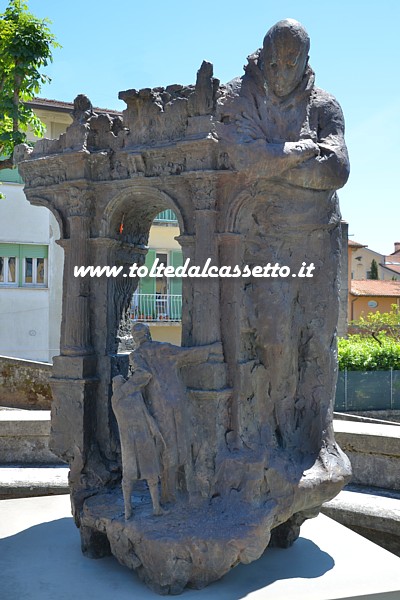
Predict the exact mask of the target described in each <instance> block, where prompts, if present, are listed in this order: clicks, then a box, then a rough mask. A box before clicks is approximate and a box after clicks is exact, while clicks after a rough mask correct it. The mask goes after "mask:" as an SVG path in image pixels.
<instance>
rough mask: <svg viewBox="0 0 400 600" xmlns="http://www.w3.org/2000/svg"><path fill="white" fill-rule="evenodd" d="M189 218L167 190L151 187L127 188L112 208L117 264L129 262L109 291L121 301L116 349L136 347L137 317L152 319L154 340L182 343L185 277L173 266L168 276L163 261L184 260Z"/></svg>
mask: <svg viewBox="0 0 400 600" xmlns="http://www.w3.org/2000/svg"><path fill="white" fill-rule="evenodd" d="M183 223H184V222H183V218H182V215H181V211H180V209H179V207H178V206H177V205H176V203H175V202H174V201H173V200H172V199H171V198H170V197H169V196H168V195H166V194H164V193H163V192H160V191H159V190H153V189H148V188H147V189H143V188H142V189H140V188H139V189H138V188H135V189H134V190H132V191H131V193H129V194H124V196H123V197H122V198H121V197H120V198H117V199H116V200H114V201H113V202H112V204H111V206H109V208H108V211H106V214H105V219H104V220H103V227H104V232H105V231H106V230H108V237H111V238H112V239H113V240H115V242H116V244H115V248H114V253H113V254H114V261H115V262H114V264H116V265H118V266H121V265H123V266H124V271H123V274H122V276H121V277H118V278H117V279H115V281H114V282H113V286H112V287H113V290H112V293H111V296H110V294H109V295H108V302H109V303H110V302H112V303H113V304H114V306H115V310H114V311H111V312H114V315H115V328H116V338H117V342H118V343H117V347H116V351H118V352H127V351H130V350H132V348H133V345H132V338H131V326H132V323H133V322H135V321H140V322H144V323H146V324H148V326H149V328H150V331H151V334H152V337H153V339H154V340H156V341H168V342H171V343H173V344H176V345H180V343H181V336H182V325H181V322H182V294H183V291H182V279H181V278H176V277H170V276H169V273H168V270H167V273H168V276H166V274H165V273H164V272H163V268H162V265H164V267H173V268H174V269H176V268H177V267H178V266H181V265H182V264H183V261H184V255H183V252H182V248H181V245H180V243H179V241H178V239H179V236H180V234H182V233H183V232H184V229H183ZM135 265H136V269H135V268H134V267H135ZM109 312H110V311H109ZM110 325H111V327H110ZM110 325H109V329H110V328H111V329H112V328H113V324H112V323H111V324H110Z"/></svg>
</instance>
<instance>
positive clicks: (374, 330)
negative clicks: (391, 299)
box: [351, 304, 400, 345]
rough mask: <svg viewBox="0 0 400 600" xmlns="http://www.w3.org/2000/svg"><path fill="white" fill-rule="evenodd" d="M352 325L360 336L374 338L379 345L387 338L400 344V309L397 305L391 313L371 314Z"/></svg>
mask: <svg viewBox="0 0 400 600" xmlns="http://www.w3.org/2000/svg"><path fill="white" fill-rule="evenodd" d="M351 325H352V326H353V327H355V328H356V329H357V331H358V333H359V334H360V335H362V336H366V337H370V338H373V340H374V341H375V342H377V343H378V344H379V345H381V344H382V340H383V339H385V337H389V338H391V339H393V340H394V341H395V342H396V343H398V344H400V307H399V306H397V305H396V304H392V310H391V311H390V312H385V313H381V312H379V310H377V311H376V312H370V313H368V314H367V316H366V317H364V316H361V317H360V319H359V320H358V321H352V323H351Z"/></svg>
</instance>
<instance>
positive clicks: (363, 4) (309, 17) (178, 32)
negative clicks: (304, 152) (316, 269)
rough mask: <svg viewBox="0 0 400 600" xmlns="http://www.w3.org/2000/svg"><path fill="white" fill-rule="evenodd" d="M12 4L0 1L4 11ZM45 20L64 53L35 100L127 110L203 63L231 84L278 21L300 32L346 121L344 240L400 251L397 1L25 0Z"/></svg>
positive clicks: (320, 82) (57, 55)
mask: <svg viewBox="0 0 400 600" xmlns="http://www.w3.org/2000/svg"><path fill="white" fill-rule="evenodd" d="M7 4H8V1H6V0H0V12H3V10H4V9H5V8H6V6H7ZM28 5H29V9H30V11H31V12H32V13H33V14H34V15H36V16H37V17H40V18H45V17H46V18H48V19H50V20H51V22H52V24H51V26H50V28H51V30H52V32H53V33H54V34H55V36H56V38H57V41H58V42H59V43H60V44H61V46H62V48H60V49H57V50H55V51H54V61H53V63H52V64H51V65H50V66H49V67H48V68H47V69H46V71H45V72H46V73H47V74H48V75H49V76H50V77H51V78H52V82H51V84H50V85H46V86H45V87H44V88H43V89H42V92H41V94H40V95H41V97H46V98H51V99H56V100H64V101H70V102H72V101H73V99H74V98H75V96H76V95H77V94H79V93H84V94H86V95H87V96H89V98H90V100H91V101H92V103H93V105H94V106H99V107H102V108H113V109H118V110H123V109H124V107H125V104H124V102H122V101H120V100H118V92H119V91H121V90H127V89H131V88H135V89H140V88H144V87H157V86H166V85H169V84H173V83H181V84H191V83H194V82H195V80H196V72H197V70H198V68H199V67H200V65H201V63H202V61H203V60H204V59H205V60H209V61H210V62H212V63H213V64H214V76H215V77H217V78H218V79H220V80H221V82H227V81H230V80H231V79H233V78H234V77H237V76H240V75H241V74H242V73H243V70H242V69H243V65H244V64H245V63H246V57H247V56H248V55H249V54H251V53H252V52H254V51H255V50H256V49H257V48H259V47H260V46H261V45H262V40H263V38H264V35H265V33H266V32H267V31H268V29H269V28H270V27H271V26H272V25H273V24H274V23H276V22H277V21H279V20H280V19H284V18H287V17H291V18H294V19H297V20H298V21H300V22H301V23H302V24H303V25H304V26H305V28H306V29H307V31H308V33H309V35H310V38H311V49H310V64H311V66H312V68H313V69H314V71H315V72H316V85H317V86H318V87H321V88H323V89H325V90H327V91H328V92H330V93H332V94H333V95H334V96H336V98H337V99H338V101H339V103H340V104H341V106H342V109H343V111H344V115H345V119H346V142H347V146H348V149H349V154H350V162H351V174H350V179H349V181H348V183H347V185H346V186H345V187H344V188H343V189H342V190H340V191H339V198H340V203H341V209H342V216H343V218H344V219H345V220H346V221H347V222H348V223H349V234H350V236H351V239H353V240H355V241H357V242H360V243H362V244H366V245H368V247H369V248H371V249H372V250H375V251H377V252H380V253H382V254H390V253H391V252H393V250H394V248H393V244H394V242H397V241H400V192H399V187H400V186H399V183H398V181H399V176H398V174H399V173H400V2H399V0H379V1H377V0H374V1H371V0H364V1H361V0H335V1H334V2H327V1H325V2H323V1H321V0H301V1H300V0H275V1H271V0H264V1H259V0H253V1H252V2H251V3H248V2H245V1H242V2H238V1H237V0H230V1H228V0H202V2H189V1H188V0H186V1H185V2H183V1H181V0H169V1H168V2H166V1H164V2H162V1H161V0H152V1H151V2H149V1H148V2H145V1H143V0H140V1H138V0H118V1H117V2H115V3H113V2H110V1H108V2H105V1H104V0H97V1H93V0H85V1H83V0H79V1H78V0H67V1H66V2H57V1H54V0H29V2H28Z"/></svg>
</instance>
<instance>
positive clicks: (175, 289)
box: [169, 250, 183, 320]
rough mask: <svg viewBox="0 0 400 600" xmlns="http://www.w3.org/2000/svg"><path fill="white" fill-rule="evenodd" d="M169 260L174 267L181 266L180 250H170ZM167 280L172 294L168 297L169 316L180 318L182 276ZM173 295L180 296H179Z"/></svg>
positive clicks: (181, 256)
mask: <svg viewBox="0 0 400 600" xmlns="http://www.w3.org/2000/svg"><path fill="white" fill-rule="evenodd" d="M170 260H171V265H172V266H173V267H174V269H176V268H177V267H181V266H182V265H183V255H182V250H172V251H171V257H170ZM169 282H170V283H169V286H170V287H169V290H170V294H171V296H173V297H172V298H171V299H170V317H171V319H174V320H176V319H178V320H180V319H181V318H182V278H181V277H171V278H170V280H169ZM175 296H181V298H176V297H175Z"/></svg>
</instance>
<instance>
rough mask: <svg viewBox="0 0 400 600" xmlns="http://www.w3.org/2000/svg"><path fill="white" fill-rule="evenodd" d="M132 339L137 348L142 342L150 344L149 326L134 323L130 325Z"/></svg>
mask: <svg viewBox="0 0 400 600" xmlns="http://www.w3.org/2000/svg"><path fill="white" fill-rule="evenodd" d="M132 337H133V339H134V341H135V343H136V345H137V346H140V344H142V343H143V342H151V333H150V329H149V326H148V325H145V324H144V323H134V324H133V325H132Z"/></svg>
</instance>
